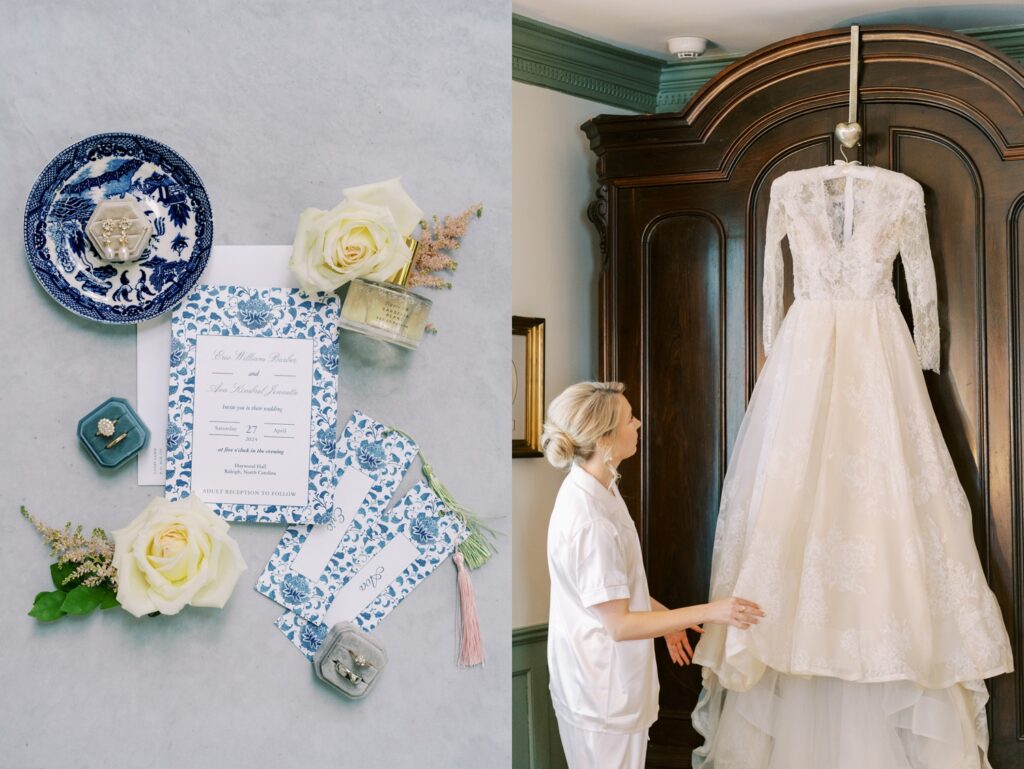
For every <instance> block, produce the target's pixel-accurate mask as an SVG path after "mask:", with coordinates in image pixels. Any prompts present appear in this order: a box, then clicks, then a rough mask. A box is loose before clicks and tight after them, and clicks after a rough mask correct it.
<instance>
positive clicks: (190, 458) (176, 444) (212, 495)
mask: <svg viewBox="0 0 1024 769" xmlns="http://www.w3.org/2000/svg"><path fill="white" fill-rule="evenodd" d="M338 309H339V308H338V299H337V297H335V296H333V295H318V296H315V297H314V296H311V295H309V294H306V293H304V292H302V291H300V290H298V289H282V288H263V289H256V288H246V287H241V286H200V287H199V289H198V290H197V291H195V292H194V293H192V294H191V295H190V296H189V297H187V298H186V300H185V301H184V302H182V304H181V305H179V306H178V308H177V309H176V310H175V311H174V316H173V318H172V321H171V351H170V363H171V370H170V385H169V406H168V423H167V437H166V444H167V475H166V483H165V492H166V496H167V497H168V498H170V499H178V498H180V497H185V496H189V495H191V494H196V495H198V496H199V497H200V498H201V499H202V500H203V501H204V502H206V503H207V504H209V505H210V506H211V507H212V508H213V509H214V510H215V511H216V512H217V513H219V514H220V515H222V516H223V517H224V518H226V519H228V520H231V521H256V522H285V523H300V522H302V523H305V522H316V521H327V520H330V518H331V517H332V515H333V509H334V504H333V497H334V491H335V483H334V480H335V479H334V451H335V430H336V425H337V372H338Z"/></svg>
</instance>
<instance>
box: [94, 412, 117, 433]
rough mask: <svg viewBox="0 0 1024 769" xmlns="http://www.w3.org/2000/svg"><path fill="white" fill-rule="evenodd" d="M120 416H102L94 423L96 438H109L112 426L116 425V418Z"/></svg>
mask: <svg viewBox="0 0 1024 769" xmlns="http://www.w3.org/2000/svg"><path fill="white" fill-rule="evenodd" d="M120 418H121V417H114V418H113V419H110V418H109V417H103V418H102V419H101V420H100V421H99V422H97V423H96V437H97V438H110V437H111V436H113V434H114V427H115V426H116V425H117V420H119V419H120Z"/></svg>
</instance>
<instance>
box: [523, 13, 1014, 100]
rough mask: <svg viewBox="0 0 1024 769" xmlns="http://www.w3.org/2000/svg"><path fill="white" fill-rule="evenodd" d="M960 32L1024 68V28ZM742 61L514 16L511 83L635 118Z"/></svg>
mask: <svg viewBox="0 0 1024 769" xmlns="http://www.w3.org/2000/svg"><path fill="white" fill-rule="evenodd" d="M960 31H961V32H963V33H964V34H966V35H970V36H971V37H975V38H977V39H978V40H982V41H984V42H986V43H988V44H989V45H991V46H992V47H994V48H997V49H998V50H1000V51H1002V52H1003V53H1004V54H1006V55H1007V56H1009V57H1010V58H1011V59H1013V60H1014V61H1016V62H1017V63H1018V64H1021V65H1022V66H1024V24H1021V25H1013V26H1007V27H988V28H985V29H965V30H960ZM744 55H745V54H738V55H714V54H712V55H710V56H705V57H702V58H700V59H695V60H691V61H678V60H676V61H666V60H664V59H662V58H658V57H655V56H645V55H643V54H639V53H635V52H633V51H627V50H625V49H623V48H618V47H616V46H614V45H609V44H608V43H602V42H599V41H597V40H592V39H590V38H588V37H584V36H583V35H578V34H576V33H574V32H569V31H567V30H564V29H560V28H558V27H553V26H551V25H549V24H542V23H541V22H539V21H534V20H533V19H528V18H526V17H525V16H519V15H517V14H513V15H512V79H513V80H518V81H519V82H521V83H529V84H531V85H539V86H544V87H545V88H552V89H554V90H556V91H561V92H563V93H567V94H570V95H572V96H579V97H580V98H583V99H590V100H591V101H596V102H600V103H602V104H609V105H612V106H615V107H623V108H625V109H630V110H635V111H637V112H678V111H679V110H681V109H682V108H683V106H684V105H685V104H686V102H688V101H689V100H690V98H691V97H692V96H693V95H694V94H695V93H696V92H697V90H698V89H699V88H700V87H701V86H702V85H704V83H706V82H707V81H708V80H710V79H711V78H712V77H713V76H714V75H715V74H717V73H718V72H719V71H721V70H722V69H724V68H725V67H727V66H728V65H730V64H732V63H733V62H734V61H738V60H739V59H741V58H743V56H744Z"/></svg>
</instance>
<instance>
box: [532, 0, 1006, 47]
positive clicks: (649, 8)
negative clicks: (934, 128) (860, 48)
mask: <svg viewBox="0 0 1024 769" xmlns="http://www.w3.org/2000/svg"><path fill="white" fill-rule="evenodd" d="M752 8H756V9H757V10H756V11H754V10H752ZM512 10H513V11H514V12H515V13H518V14H521V15H523V16H527V17H529V18H531V19H536V20H537V21H543V22H546V23H548V24H552V25H554V26H556V27H561V28H562V29H567V30H570V31H572V32H577V33H579V34H581V35H585V36H587V37H590V38H594V39H595V40H603V41H605V42H608V43H612V44H614V45H618V46H620V47H623V48H628V49H630V50H634V51H639V52H642V53H648V54H653V55H655V56H658V57H661V58H665V59H668V58H670V56H669V54H668V51H667V45H666V41H667V40H668V38H670V37H676V36H680V35H692V36H696V37H703V38H707V39H708V41H709V44H708V50H707V53H708V54H742V53H749V52H750V51H754V50H756V49H758V48H761V47H762V46H765V45H767V44H768V43H773V42H775V41H777V40H782V39H784V38H787V37H792V36H794V35H801V34H804V33H805V32H816V31H818V30H821V29H829V28H832V27H846V26H849V25H850V24H923V25H925V26H930V27H939V28H942V29H976V28H979V27H992V26H1003V25H1010V24H1024V0H1017V2H1007V3H972V2H964V0H959V2H942V1H941V0H938V1H937V0H901V2H899V3H897V4H893V3H891V2H886V1H885V0H860V1H859V2H850V0H814V1H813V2H808V0H762V2H760V3H757V4H754V3H752V2H751V0H714V1H713V2H707V1H706V0H705V2H694V1H693V0H634V1H633V2H622V0H513V2H512Z"/></svg>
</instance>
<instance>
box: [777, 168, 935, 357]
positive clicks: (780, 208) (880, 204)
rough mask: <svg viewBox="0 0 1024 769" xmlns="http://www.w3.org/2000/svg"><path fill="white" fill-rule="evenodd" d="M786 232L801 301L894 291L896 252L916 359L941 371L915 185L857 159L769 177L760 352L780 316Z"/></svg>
mask: <svg viewBox="0 0 1024 769" xmlns="http://www.w3.org/2000/svg"><path fill="white" fill-rule="evenodd" d="M783 237H788V238H789V249H790V253H791V254H792V255H793V294H794V296H795V297H796V298H797V299H798V300H799V299H817V300H833V301H835V300H871V299H876V298H880V297H886V296H893V285H892V265H893V261H894V260H895V259H896V255H897V254H899V255H900V257H901V258H902V259H903V267H904V271H905V273H906V278H907V288H908V289H909V292H910V303H911V307H912V310H913V315H914V342H915V345H916V347H917V353H918V356H919V358H920V360H921V366H922V367H923V368H925V369H930V370H932V371H938V370H939V321H938V311H937V307H936V294H935V268H934V266H933V265H932V257H931V249H930V247H929V244H928V225H927V223H926V221H925V214H924V191H923V190H922V189H921V185H920V184H918V183H917V182H916V181H914V180H913V179H911V178H910V177H909V176H905V175H904V174H900V173H896V172H894V171H889V170H886V169H883V168H875V167H861V166H823V167H820V168H810V169H806V170H801V171H791V172H789V173H787V174H783V175H782V176H780V177H779V178H778V179H776V180H775V181H774V182H773V183H772V188H771V202H770V204H769V206H768V225H767V228H766V239H765V249H764V349H765V355H768V354H769V353H770V351H771V346H772V342H773V341H774V340H775V336H776V334H777V333H778V330H779V326H780V325H781V323H782V314H783V307H782V289H783V286H782V280H783V267H782V248H781V246H782V238H783Z"/></svg>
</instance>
